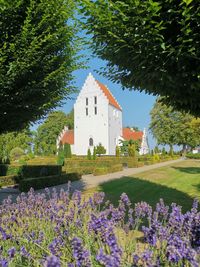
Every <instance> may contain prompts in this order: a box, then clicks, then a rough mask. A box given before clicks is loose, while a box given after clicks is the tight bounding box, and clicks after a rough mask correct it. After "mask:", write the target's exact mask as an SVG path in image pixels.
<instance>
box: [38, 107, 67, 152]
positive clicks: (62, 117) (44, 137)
mask: <svg viewBox="0 0 200 267" xmlns="http://www.w3.org/2000/svg"><path fill="white" fill-rule="evenodd" d="M71 113H72V112H71ZM68 116H69V115H68ZM68 116H66V114H65V113H64V112H62V111H54V112H52V113H50V114H49V116H48V117H47V119H46V120H45V121H44V123H43V124H41V125H40V126H39V127H38V129H37V132H36V136H35V140H34V151H35V153H36V154H44V155H51V154H56V152H57V148H56V139H57V138H58V135H59V134H60V132H61V131H62V130H63V128H64V126H67V125H68V121H70V123H71V118H70V119H69V117H71V115H70V116H69V117H68ZM71 125H72V124H71Z"/></svg>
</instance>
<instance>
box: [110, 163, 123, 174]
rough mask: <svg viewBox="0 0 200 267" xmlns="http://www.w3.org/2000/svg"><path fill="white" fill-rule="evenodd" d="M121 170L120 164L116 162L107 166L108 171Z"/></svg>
mask: <svg viewBox="0 0 200 267" xmlns="http://www.w3.org/2000/svg"><path fill="white" fill-rule="evenodd" d="M122 170H123V166H122V164H116V165H112V166H111V167H109V168H108V172H109V173H110V172H119V171H122Z"/></svg>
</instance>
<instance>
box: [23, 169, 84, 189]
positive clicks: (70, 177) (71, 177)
mask: <svg viewBox="0 0 200 267" xmlns="http://www.w3.org/2000/svg"><path fill="white" fill-rule="evenodd" d="M80 179H81V175H80V174H78V173H68V174H64V175H53V176H48V177H38V178H29V179H26V180H21V181H20V183H19V190H20V191H21V192H27V191H29V189H30V188H31V187H32V188H34V189H35V190H37V189H42V188H46V187H50V186H56V185H59V184H65V183H67V182H68V181H77V180H80Z"/></svg>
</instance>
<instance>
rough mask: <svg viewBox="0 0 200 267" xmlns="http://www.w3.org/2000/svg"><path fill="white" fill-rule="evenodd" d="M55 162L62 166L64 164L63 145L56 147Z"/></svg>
mask: <svg viewBox="0 0 200 267" xmlns="http://www.w3.org/2000/svg"><path fill="white" fill-rule="evenodd" d="M57 164H59V165H62V166H63V165H64V164H65V156H64V149H63V146H61V147H60V148H59V149H58V156H57Z"/></svg>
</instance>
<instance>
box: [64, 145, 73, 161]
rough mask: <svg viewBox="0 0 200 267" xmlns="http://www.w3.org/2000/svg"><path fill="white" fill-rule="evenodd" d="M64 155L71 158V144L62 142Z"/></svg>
mask: <svg viewBox="0 0 200 267" xmlns="http://www.w3.org/2000/svg"><path fill="white" fill-rule="evenodd" d="M64 157H65V158H71V157H72V153H71V146H70V144H68V143H67V144H64Z"/></svg>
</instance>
